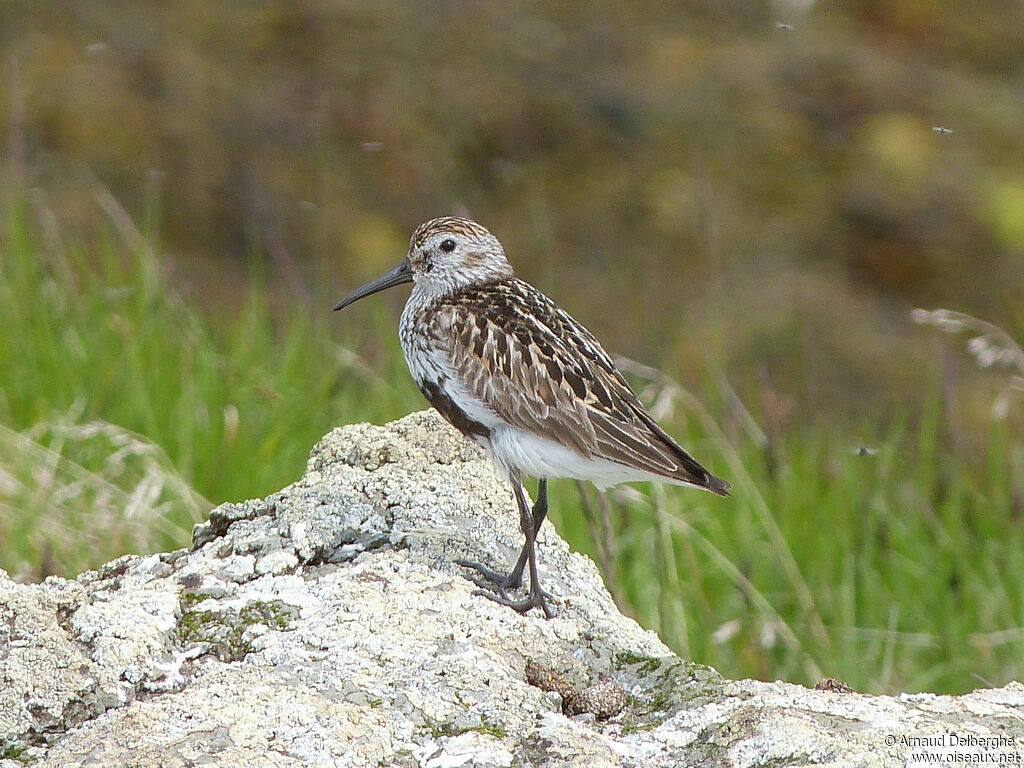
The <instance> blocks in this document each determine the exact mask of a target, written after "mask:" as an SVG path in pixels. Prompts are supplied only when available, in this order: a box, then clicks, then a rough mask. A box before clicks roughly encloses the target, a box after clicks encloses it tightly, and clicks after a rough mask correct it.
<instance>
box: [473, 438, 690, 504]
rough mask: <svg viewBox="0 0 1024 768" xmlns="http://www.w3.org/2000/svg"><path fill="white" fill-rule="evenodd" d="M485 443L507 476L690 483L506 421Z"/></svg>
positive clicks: (600, 484) (600, 483)
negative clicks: (586, 454)
mask: <svg viewBox="0 0 1024 768" xmlns="http://www.w3.org/2000/svg"><path fill="white" fill-rule="evenodd" d="M484 447H485V448H486V449H487V451H488V453H490V454H491V457H492V458H493V459H494V462H495V464H496V465H497V466H498V469H499V471H500V472H502V473H503V474H505V475H506V476H508V475H509V474H510V473H509V470H517V471H518V472H520V473H522V474H523V475H529V476H531V477H566V478H571V479H574V480H589V481H590V482H592V483H593V484H594V485H596V486H597V487H598V488H599V489H601V490H604V489H605V488H608V487H610V486H613V485H616V484H618V483H628V482H632V481H636V480H653V481H656V482H662V483H674V484H677V485H688V483H682V482H679V481H674V480H671V479H668V478H665V477H659V476H658V475H653V474H651V473H649V472H642V471H640V470H637V469H632V468H630V467H624V466H623V465H621V464H617V463H615V462H613V461H608V460H607V459H599V458H591V459H585V458H583V457H582V456H580V455H579V454H578V453H576V452H575V451H573V450H571V449H569V448H566V447H565V446H562V445H559V444H558V443H556V442H554V441H553V440H548V439H547V438H544V437H540V436H538V435H535V434H533V433H532V432H525V431H523V430H521V429H516V428H515V427H510V426H508V425H504V424H503V425H502V426H499V427H497V428H495V429H493V430H492V431H491V439H490V445H487V446H484Z"/></svg>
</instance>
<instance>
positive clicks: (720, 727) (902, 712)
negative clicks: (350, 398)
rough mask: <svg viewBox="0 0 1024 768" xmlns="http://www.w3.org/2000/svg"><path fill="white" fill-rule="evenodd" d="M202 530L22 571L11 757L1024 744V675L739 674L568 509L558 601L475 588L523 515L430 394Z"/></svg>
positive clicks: (216, 516)
mask: <svg viewBox="0 0 1024 768" xmlns="http://www.w3.org/2000/svg"><path fill="white" fill-rule="evenodd" d="M194 540H195V548H194V549H192V550H189V551H184V550H183V551H179V552H173V553H169V554H163V555H151V556H147V557H134V556H130V557H123V558H119V559H118V560H115V561H113V562H112V563H109V564H107V565H105V566H103V567H102V568H100V569H98V570H96V571H91V572H89V573H85V574H83V575H82V576H80V577H79V578H78V579H77V580H75V581H66V580H61V579H53V578H51V579H48V580H47V581H46V582H44V583H43V584H40V585H35V586H25V585H20V584H15V583H14V582H12V581H10V580H9V579H7V578H6V576H5V575H3V574H0V766H2V768H10V767H12V766H15V765H22V764H23V763H26V762H30V763H31V765H33V766H38V767H39V768H43V767H50V766H53V767H54V768H56V767H57V766H60V767H61V768H70V767H72V766H138V767H140V768H141V767H142V766H161V767H163V768H174V767H176V766H190V765H200V764H201V765H207V766H260V765H274V766H281V767H287V766H296V767H298V766H378V765H387V766H424V767H425V768H444V767H445V766H450V767H452V768H457V767H458V766H519V765H537V766H588V767H590V766H616V765H627V766H645V767H647V766H690V765H692V766H697V765H700V766H709V765H710V766H754V765H787V766H799V765H834V766H852V765H857V766H892V765H902V764H903V761H904V760H905V759H906V756H907V755H908V754H909V753H910V752H911V751H913V750H914V749H915V748H919V747H920V744H921V742H920V741H918V742H915V741H913V739H923V738H928V737H934V738H940V737H943V734H945V735H946V736H945V737H943V738H947V739H948V737H949V734H958V735H962V736H973V737H976V738H977V739H995V738H996V737H1003V738H1004V739H1013V740H1015V741H1014V746H1006V745H1005V744H1003V747H1000V748H1001V749H1003V751H1004V752H1007V753H1009V752H1015V753H1019V752H1021V751H1024V746H1022V745H1024V686H1022V685H1020V684H1016V683H1015V684H1011V685H1009V686H1007V687H1005V688H1001V689H995V690H981V691H976V692H974V693H971V694H968V695H966V696H960V697H950V696H933V695H917V696H903V697H900V698H891V697H875V696H863V695H859V694H855V693H849V692H844V690H845V689H844V688H843V686H842V685H841V684H838V681H833V683H835V684H829V685H825V686H823V688H824V689H823V690H811V689H807V688H802V687H800V686H796V685H788V684H785V683H763V682H757V681H750V680H742V681H728V680H723V679H722V678H721V677H720V676H719V675H718V674H717V673H716V672H715V671H714V670H712V669H709V668H707V667H702V666H700V665H696V664H693V663H690V662H688V661H685V660H682V659H680V658H678V657H676V656H674V655H673V654H672V653H671V652H670V651H669V650H668V649H667V648H666V647H665V646H664V645H663V644H662V643H661V642H660V640H659V639H658V638H657V637H656V636H655V635H654V634H652V633H651V632H645V631H644V630H642V629H641V628H640V627H639V626H637V624H636V623H635V622H633V621H632V620H630V619H627V618H625V617H624V616H622V615H621V614H620V613H619V612H618V611H617V610H616V609H615V606H614V604H613V603H612V601H611V598H610V597H609V595H608V593H607V592H606V591H605V589H604V587H603V585H602V584H601V580H600V577H599V574H598V572H597V569H596V568H595V567H594V565H593V563H591V562H590V561H589V560H587V559H586V558H585V557H582V556H580V555H576V554H572V553H570V552H569V550H568V547H567V546H566V545H565V543H564V542H563V541H562V540H561V539H559V538H558V536H557V534H556V533H555V531H554V530H553V528H552V527H551V526H545V528H544V531H543V533H542V535H541V537H540V552H541V569H542V573H543V576H544V585H545V587H546V589H548V590H549V591H550V592H551V593H552V595H553V597H554V599H555V607H556V610H557V611H558V616H557V617H556V618H555V619H552V620H550V621H548V620H545V619H544V618H542V617H541V616H537V615H532V614H531V615H528V616H520V615H518V614H516V613H515V612H514V611H512V610H510V609H508V608H505V607H502V606H500V605H497V604H495V603H493V602H491V601H489V600H486V599H484V598H482V597H479V596H475V595H473V585H472V584H470V582H469V581H467V580H466V579H465V578H464V575H463V572H462V569H460V568H459V567H458V566H455V565H454V564H453V561H454V560H455V559H457V558H468V559H472V560H479V561H482V562H484V563H490V564H494V565H498V566H501V567H507V565H509V564H510V563H511V561H512V559H514V557H515V555H516V553H517V552H518V549H519V546H520V543H521V541H520V534H519V531H518V525H517V515H516V513H515V511H514V506H513V501H512V496H511V493H510V491H509V489H508V488H507V487H506V486H505V485H503V484H502V483H500V482H499V481H498V480H497V479H496V477H495V476H494V474H493V472H492V470H491V468H490V466H489V463H488V462H487V460H486V459H485V458H484V457H483V456H482V455H481V454H480V453H479V452H478V451H477V450H476V449H475V448H473V447H472V446H471V445H470V444H469V443H467V442H466V441H465V440H463V439H462V438H461V437H459V436H458V435H457V434H456V433H454V432H453V431H452V430H451V429H450V428H449V427H448V426H447V425H446V424H444V423H443V422H442V421H441V420H440V419H439V417H438V416H437V415H436V414H435V413H434V412H432V411H430V412H424V413H417V414H413V415H411V416H409V417H407V418H405V419H402V420H400V421H397V422H394V423H392V424H388V425H386V426H383V427H375V426H370V425H367V424H360V425H355V426H350V427H345V428H342V429H337V430H334V431H333V432H331V433H330V434H329V435H327V436H326V437H325V438H324V439H323V440H322V441H321V442H320V443H319V444H318V445H317V446H316V448H315V449H314V451H313V453H312V455H311V458H310V460H309V464H308V467H307V470H306V474H305V476H304V477H303V478H302V479H301V480H300V481H299V482H297V483H295V484H294V485H292V486H289V487H288V488H285V489H284V490H282V491H280V492H278V493H275V494H273V495H272V496H270V497H269V498H267V499H265V500H260V501H249V502H246V503H244V504H225V505H222V506H221V507H219V508H218V509H216V510H214V512H213V513H212V514H211V516H210V521H209V522H207V523H205V524H203V525H200V526H197V529H196V532H195V537H194ZM528 667H529V669H530V673H529V675H528V674H527V670H528ZM528 677H529V680H528V679H527V678H528ZM975 743H977V742H975ZM984 743H985V744H989V745H991V744H995V743H996V742H994V741H988V742H984ZM1000 743H1003V742H1000Z"/></svg>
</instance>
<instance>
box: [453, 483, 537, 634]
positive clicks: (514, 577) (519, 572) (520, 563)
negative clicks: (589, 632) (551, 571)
mask: <svg viewBox="0 0 1024 768" xmlns="http://www.w3.org/2000/svg"><path fill="white" fill-rule="evenodd" d="M512 490H513V491H514V492H515V495H516V505H517V506H518V507H519V529H520V530H521V531H522V532H523V536H524V537H525V539H526V541H525V543H524V544H523V549H522V550H521V551H520V553H519V558H518V559H517V560H516V564H515V567H514V568H513V569H512V572H511V573H509V574H503V573H498V572H497V571H493V570H491V569H490V568H487V567H486V566H483V565H481V564H480V563H474V562H470V561H467V560H457V561H456V562H457V563H458V564H459V565H462V566H465V567H467V568H472V569H473V570H475V571H477V572H478V573H479V574H480V576H481V578H479V579H478V578H474V577H470V581H472V582H473V583H474V584H476V585H477V586H479V587H481V591H480V592H478V594H481V595H483V596H484V597H487V598H490V599H491V600H494V601H495V602H497V603H501V604H502V605H507V606H509V607H510V608H513V609H515V610H517V611H519V612H520V613H525V612H526V611H528V610H530V609H531V608H541V609H542V610H543V611H544V615H545V616H546V617H547V618H549V619H550V618H551V617H552V616H554V613H552V611H551V609H550V608H549V607H548V605H547V602H546V601H545V599H544V598H545V597H546V594H545V593H544V591H543V590H542V589H541V588H540V578H539V576H538V574H537V549H536V541H537V534H538V532H539V531H540V527H541V525H542V524H543V523H544V518H545V517H546V516H547V513H548V481H547V479H546V478H542V479H541V480H540V482H539V483H538V485H537V501H536V502H534V505H533V509H532V510H531V509H530V507H529V505H528V504H527V501H526V494H525V493H524V492H523V486H522V484H521V483H520V482H519V478H513V480H512ZM527 566H529V568H530V595H529V596H528V597H527V598H526V599H525V600H518V601H517V600H512V599H511V598H510V597H509V596H508V593H507V591H506V590H509V589H517V588H519V587H520V586H522V583H523V571H524V570H525V569H526V567H527Z"/></svg>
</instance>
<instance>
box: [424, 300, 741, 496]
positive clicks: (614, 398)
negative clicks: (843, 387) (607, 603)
mask: <svg viewBox="0 0 1024 768" xmlns="http://www.w3.org/2000/svg"><path fill="white" fill-rule="evenodd" d="M439 311H440V312H441V313H443V315H444V318H443V320H444V324H445V325H447V326H448V328H449V329H450V334H449V335H448V343H449V345H450V346H449V352H450V354H451V359H452V363H453V367H454V369H455V370H456V371H458V372H459V373H458V375H459V376H460V377H461V379H462V382H461V383H462V385H463V386H464V387H465V388H466V390H467V392H468V393H470V394H471V395H472V396H473V397H475V398H477V399H478V400H480V401H481V402H483V403H484V404H486V406H487V407H488V408H490V409H491V410H492V411H493V412H494V413H496V414H497V415H498V416H499V417H501V418H502V419H503V420H505V421H506V422H508V423H509V424H511V425H512V426H514V427H518V428H519V429H522V430H525V431H527V432H531V433H534V434H538V435H541V436H543V437H545V438H547V439H549V440H553V441H555V442H557V443H559V444H560V445H562V446H564V447H566V448H569V449H571V450H573V451H575V452H576V453H578V454H580V455H581V456H583V457H584V458H591V457H599V458H602V459H607V460H609V461H613V462H615V463H617V464H622V465H624V466H627V467H630V468H633V469H636V470H639V471H641V472H647V473H650V474H653V475H658V476H660V477H665V478H666V479H671V480H678V481H682V482H685V483H688V484H691V485H695V486H698V487H701V488H706V489H707V490H710V491H713V492H714V493H718V494H720V495H726V492H727V490H728V487H729V486H728V484H727V483H725V482H724V481H722V480H720V479H719V478H717V477H715V476H714V475H712V474H711V473H709V472H708V471H707V470H706V469H704V468H703V467H702V466H701V465H700V464H699V463H697V461H696V460H694V459H693V457H692V456H690V455H689V454H688V453H687V452H686V451H684V450H683V449H682V448H681V447H680V446H679V445H678V444H677V443H676V442H675V441H674V440H673V439H672V438H671V437H669V436H668V435H667V434H666V433H665V432H664V431H663V430H662V429H661V428H660V427H659V426H658V425H657V424H656V423H655V421H654V419H653V418H652V417H651V416H650V414H648V413H647V410H646V409H645V408H644V406H643V404H642V403H641V402H640V400H639V398H638V397H637V396H636V394H635V393H634V392H633V390H632V389H631V388H630V386H629V384H628V383H627V382H626V380H625V379H624V378H623V376H622V374H621V373H620V372H619V371H618V369H617V368H616V367H615V364H614V363H613V362H612V360H611V358H609V357H608V354H607V353H606V352H605V351H604V350H603V349H602V348H601V345H600V344H599V343H598V341H597V339H595V338H594V337H593V335H592V334H591V333H590V332H589V331H587V329H586V328H584V327H583V326H582V325H580V324H579V323H578V322H576V321H575V320H574V319H573V318H572V317H570V316H569V315H568V314H567V313H566V312H564V311H563V310H561V309H559V308H558V307H557V306H556V305H555V304H554V302H552V301H551V300H550V299H548V298H547V297H546V296H544V295H543V294H542V293H540V292H539V291H537V290H536V289H534V288H532V287H531V286H529V285H527V284H526V283H523V282H522V281H519V280H506V281H502V282H499V283H495V284H493V285H491V286H488V288H487V290H481V289H479V288H477V289H476V290H474V291H473V292H472V293H471V294H469V293H467V294H464V295H461V296H456V297H453V298H452V299H451V300H449V301H448V302H447V303H446V304H445V305H444V306H443V307H441V308H440V309H439Z"/></svg>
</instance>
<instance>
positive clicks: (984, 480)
mask: <svg viewBox="0 0 1024 768" xmlns="http://www.w3.org/2000/svg"><path fill="white" fill-rule="evenodd" d="M122 229H123V227H122ZM2 230H3V231H2V233H0V323H2V325H3V333H2V334H0V370H2V371H3V380H2V388H0V541H2V547H0V567H3V568H5V569H7V570H9V571H11V572H12V573H14V574H16V575H20V576H23V577H27V578H33V577H35V578H38V577H40V576H42V575H45V574H47V573H51V572H53V573H60V574H63V575H73V574H75V573H78V572H80V571H81V570H83V569H85V568H88V567H92V566H96V565H99V564H100V563H102V562H104V561H106V560H109V559H111V558H113V557H116V556H117V555H120V554H122V553H124V552H146V551H157V550H162V549H167V548H171V547H178V546H184V545H186V544H187V542H188V539H189V532H190V528H191V525H192V524H193V523H194V522H195V521H196V520H198V519H200V518H201V517H202V515H203V514H205V512H206V511H207V509H208V508H209V506H210V504H211V503H215V502H220V501H224V500H237V499H242V498H246V497H256V496H262V495H265V494H266V493H268V492H270V491H272V490H274V489H276V488H279V487H281V486H283V485H285V484H286V483H288V482H291V481H293V480H295V479H297V478H298V477H299V476H300V474H301V472H302V469H303V465H304V462H305V459H306V456H307V454H308V451H309V449H310V447H311V446H312V444H313V443H314V442H315V441H316V440H317V439H318V438H319V437H320V436H321V435H322V434H323V433H324V432H326V431H327V430H328V429H330V428H331V427H332V426H334V425H337V424H342V423H348V422H353V421H361V420H371V421H378V422H380V421H384V420H387V419H390V418H394V417H397V416H399V415H402V414H403V413H406V412H408V411H411V410H414V409H417V408H420V407H422V406H423V403H422V401H421V399H420V398H419V395H418V394H417V393H416V392H415V389H414V387H413V386H412V384H411V382H410V381H409V378H408V375H407V373H406V371H405V367H404V364H403V362H402V360H401V355H400V353H399V351H398V348H397V343H396V341H395V339H394V332H393V327H394V323H395V320H396V318H394V317H392V316H390V314H389V313H388V312H387V311H386V310H385V309H384V308H383V307H380V308H378V309H369V308H368V309H367V310H366V311H368V312H371V313H372V312H376V313H377V314H376V315H371V317H373V319H374V320H375V321H376V322H373V323H371V324H368V326H367V327H364V328H360V327H355V326H354V325H353V324H352V323H344V322H341V321H339V320H338V318H337V317H336V316H332V315H331V314H330V313H329V312H327V311H326V308H324V311H321V312H317V313H311V312H310V311H309V310H308V308H306V307H298V308H296V309H295V311H293V312H290V313H288V314H287V315H285V316H283V317H281V316H279V315H274V314H273V313H271V311H270V310H269V308H268V299H267V294H266V289H264V288H261V287H260V285H261V281H260V280H258V279H255V280H253V281H252V285H253V286H255V287H251V288H246V290H247V291H249V295H248V300H247V304H246V309H245V311H244V312H242V313H241V314H240V315H238V316H233V317H218V316H214V315H211V314H209V313H206V312H203V311H201V310H200V309H199V308H198V306H197V304H196V303H195V302H194V301H192V300H190V299H189V298H188V297H186V296H183V295H182V294H181V293H180V292H179V291H177V290H176V289H175V288H174V287H173V286H172V285H171V284H170V283H169V281H167V280H166V279H165V278H164V276H163V274H162V273H161V270H160V261H159V259H158V258H157V256H156V255H154V245H153V244H152V243H151V242H150V240H151V238H149V237H147V235H146V234H145V233H139V234H138V236H137V237H136V236H132V237H127V236H125V235H124V233H123V232H121V233H120V234H118V230H117V229H115V228H114V227H113V226H112V227H111V228H110V229H109V230H107V231H103V232H100V233H98V234H96V235H94V236H93V237H92V238H91V239H79V240H76V241H73V242H68V241H66V240H65V239H64V238H63V237H62V236H60V235H59V234H55V233H53V232H52V231H51V232H49V233H48V234H47V230H46V228H45V227H43V226H40V225H38V224H36V213H35V212H33V211H32V210H31V209H29V208H27V207H24V206H22V205H20V204H12V205H10V206H9V207H8V208H7V210H6V219H5V221H4V223H3V227H2ZM371 339H372V342H373V343H374V344H376V345H377V346H378V350H377V352H376V355H375V357H374V362H373V364H372V365H370V364H367V363H366V362H364V361H363V360H362V359H361V358H360V357H358V356H357V355H355V354H353V353H352V352H350V351H347V350H348V349H358V348H362V347H364V346H366V345H368V344H369V340H371ZM643 373H644V372H643V371H642V370H639V369H638V370H635V371H633V373H632V374H631V375H633V376H634V378H635V380H636V381H637V384H638V386H643V387H644V388H645V389H647V390H649V391H647V393H646V394H645V397H646V399H647V400H648V402H653V401H654V400H657V401H658V402H659V403H660V404H661V407H662V410H663V411H664V413H662V414H661V416H662V417H663V419H664V421H665V423H666V425H667V426H668V427H669V429H670V431H672V432H673V433H674V434H676V435H677V436H679V438H680V439H681V441H682V442H684V443H685V444H686V445H688V446H691V447H692V448H693V450H694V452H695V453H696V454H697V455H698V456H699V457H700V458H701V459H702V460H705V461H706V462H707V463H708V464H709V465H710V466H712V467H713V468H714V469H715V470H716V471H717V472H718V473H719V474H721V475H723V476H725V477H727V478H728V479H729V480H730V481H731V482H732V483H733V495H732V497H730V498H729V499H719V498H716V497H713V496H711V495H708V494H701V493H696V492H692V491H686V490H682V489H677V488H671V487H662V486H646V485H641V486H636V487H627V488H623V489H618V490H614V491H612V492H610V493H609V494H607V495H605V496H604V497H601V496H599V495H598V494H596V492H595V491H594V490H593V489H592V488H590V487H589V486H588V487H587V488H585V489H584V490H583V491H582V495H581V490H580V489H579V488H578V487H577V486H576V485H575V484H573V483H571V482H569V481H559V482H555V483H553V486H552V492H553V498H552V507H553V512H552V517H553V520H554V522H555V524H556V526H557V527H558V529H559V531H560V532H561V533H562V534H563V535H564V536H566V538H568V539H569V541H570V542H571V543H572V544H573V546H574V547H576V548H577V549H580V550H582V551H585V552H587V553H589V554H591V555H592V556H594V558H595V559H596V560H597V562H598V563H599V564H600V565H601V567H602V570H603V571H604V574H605V578H606V581H607V583H608V585H609V587H610V589H611V590H612V591H613V594H614V595H615V597H616V599H617V600H618V601H619V604H620V605H621V606H622V607H623V608H624V610H626V611H627V612H628V613H630V614H632V615H634V616H635V617H637V619H638V620H639V621H640V622H641V623H642V624H644V625H645V626H648V627H651V628H653V629H656V630H657V631H658V632H659V633H660V634H661V636H662V637H663V638H664V639H665V640H666V641H667V642H668V643H669V644H670V645H672V646H673V647H674V648H675V649H676V650H677V651H679V652H680V653H682V654H684V655H686V656H688V657H689V658H692V659H694V660H695V661H698V662H701V663H704V664H710V665H712V666H715V667H717V668H718V669H719V670H720V671H722V672H723V673H724V674H725V675H727V676H730V677H738V676H753V677H758V678H763V679H776V678H780V679H785V680H790V681H794V682H803V683H813V682H815V681H816V680H817V679H818V678H820V677H824V676H829V677H836V678H839V679H842V680H844V681H846V682H848V683H850V684H851V685H852V686H853V687H854V688H855V689H858V690H862V691H869V692H897V691H902V690H909V691H916V690H936V691H940V692H959V691H964V690H969V689H971V688H974V687H979V686H983V685H986V684H988V683H991V684H995V685H1001V684H1003V683H1005V682H1007V681H1008V680H1011V679H1019V678H1021V677H1022V673H1024V533H1022V526H1021V511H1022V510H1021V504H1022V502H1021V498H1022V495H1024V445H1022V441H1021V435H1020V434H1016V433H1014V432H1013V431H1012V429H1011V427H1010V426H1008V422H1005V421H992V422H991V426H990V433H989V434H988V435H987V438H986V439H982V440H980V441H977V442H978V443H980V447H979V448H978V449H977V450H974V451H970V452H969V453H970V455H968V456H966V457H965V456H964V452H965V449H964V448H963V446H959V445H956V444H953V443H952V442H951V441H948V440H947V439H946V438H945V437H944V435H945V434H947V429H946V425H945V424H944V421H943V415H942V413H943V412H942V409H940V408H939V398H938V395H937V394H934V395H927V394H926V395H923V396H922V403H920V404H918V407H916V408H908V409H907V410H906V412H905V413H901V414H896V415H895V416H893V417H891V418H889V419H888V421H887V423H884V424H883V423H882V422H881V421H874V422H873V421H869V420H865V421H864V422H863V423H860V424H852V425H843V424H829V425H826V426H810V425H809V423H805V424H801V423H800V422H798V421H794V422H793V426H792V427H791V429H790V430H789V431H788V432H786V433H785V434H784V435H782V437H781V438H779V439H777V440H776V441H775V443H773V444H771V445H770V446H766V445H765V443H764V441H763V440H761V439H760V437H759V435H758V433H757V430H756V429H753V428H751V429H749V430H744V429H737V430H733V431H732V432H730V433H729V434H728V435H726V434H723V433H721V432H719V431H718V429H717V427H716V426H715V425H716V424H722V423H736V422H737V408H736V404H735V402H734V398H733V396H732V395H731V394H730V395H728V396H727V395H726V394H725V393H721V392H719V391H718V389H719V388H717V387H716V386H714V385H709V386H708V387H707V391H706V392H704V393H702V398H703V399H704V401H705V403H706V404H707V406H708V410H704V409H703V408H702V407H701V406H700V405H699V403H698V402H697V400H696V399H695V398H692V397H691V396H690V395H689V394H688V393H687V392H686V391H685V390H683V389H681V388H680V387H678V385H676V384H674V383H673V382H672V381H671V380H668V379H665V378H654V379H651V380H647V379H645V377H644V375H643ZM930 383H931V384H934V386H933V387H932V389H934V391H935V392H936V393H937V392H938V391H939V388H940V387H939V382H938V381H937V380H935V381H932V382H930ZM740 421H742V420H740ZM864 436H868V437H864ZM862 439H870V441H871V442H870V443H869V446H870V447H872V448H874V449H877V450H876V451H875V452H873V453H868V454H866V455H859V453H858V452H857V451H856V448H857V447H858V446H859V445H860V444H861V443H860V441H861V440H862Z"/></svg>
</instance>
